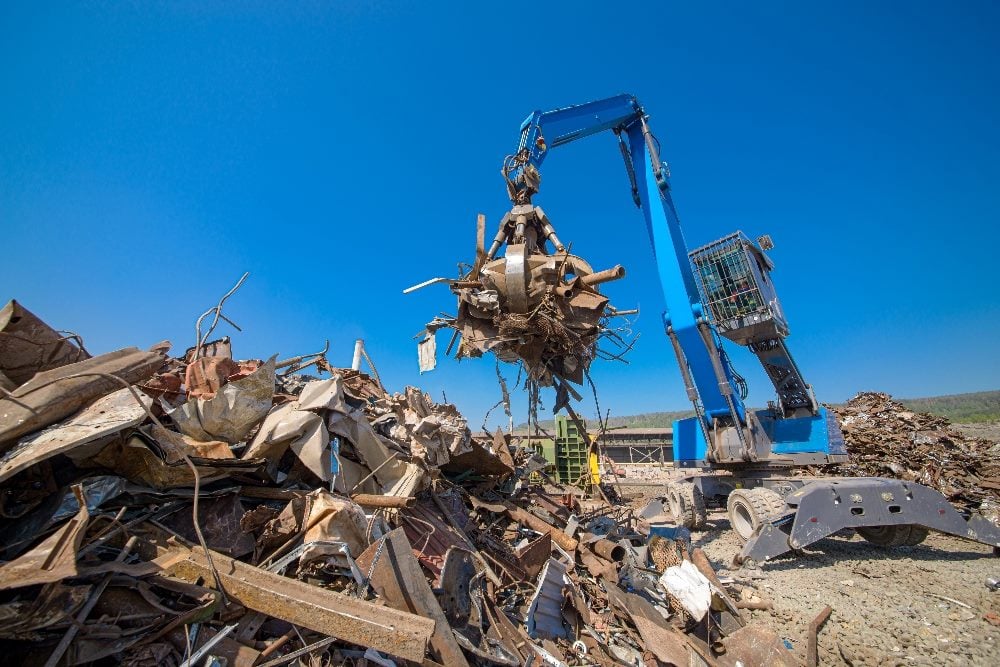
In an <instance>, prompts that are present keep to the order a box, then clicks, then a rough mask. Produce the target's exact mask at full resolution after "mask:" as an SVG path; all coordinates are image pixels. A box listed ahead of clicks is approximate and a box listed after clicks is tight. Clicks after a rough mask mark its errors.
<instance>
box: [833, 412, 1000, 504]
mask: <svg viewBox="0 0 1000 667" xmlns="http://www.w3.org/2000/svg"><path fill="white" fill-rule="evenodd" d="M833 409H834V410H835V411H836V412H837V415H838V416H839V418H840V424H841V428H842V430H843V432H844V439H845V441H846V443H847V449H848V452H849V453H850V456H851V458H850V461H849V462H847V463H843V464H840V465H839V466H837V467H836V468H835V469H834V471H835V472H837V473H839V474H844V475H850V476H854V477H871V476H882V477H895V478H898V479H905V480H910V481H915V482H919V483H920V484H923V485H925V486H929V487H931V488H933V489H937V490H938V491H940V492H941V493H942V494H944V496H945V497H946V498H948V500H950V501H951V502H952V503H953V504H955V505H956V506H957V507H959V508H960V509H969V510H972V509H979V510H984V513H985V514H987V515H988V516H995V515H996V513H997V508H998V507H1000V457H998V456H997V455H998V453H1000V452H997V450H996V448H997V446H996V444H995V443H992V442H989V441H986V440H977V439H974V438H968V437H966V436H964V435H962V434H961V433H959V432H958V431H956V430H954V429H953V428H951V423H950V422H949V421H948V420H947V419H945V418H943V417H936V416H934V415H931V414H927V413H920V412H912V411H910V410H908V409H907V408H906V407H905V406H903V405H902V404H901V403H899V402H897V401H894V400H893V399H892V396H890V395H889V394H883V393H878V392H863V393H860V394H858V395H857V396H855V397H854V398H852V399H851V400H850V401H849V402H848V403H847V405H845V406H843V407H839V408H833Z"/></svg>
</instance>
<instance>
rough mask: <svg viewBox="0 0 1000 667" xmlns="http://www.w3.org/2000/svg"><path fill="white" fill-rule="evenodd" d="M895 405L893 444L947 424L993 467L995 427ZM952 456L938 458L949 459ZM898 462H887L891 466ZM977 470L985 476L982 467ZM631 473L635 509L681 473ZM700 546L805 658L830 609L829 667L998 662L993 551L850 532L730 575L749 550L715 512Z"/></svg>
mask: <svg viewBox="0 0 1000 667" xmlns="http://www.w3.org/2000/svg"><path fill="white" fill-rule="evenodd" d="M882 396H884V395H879V394H867V395H865V394H862V395H859V397H858V399H856V401H855V404H856V405H858V404H865V405H866V406H870V405H871V403H870V402H869V403H865V400H864V399H865V398H866V397H875V399H879V400H881V399H882ZM880 405H885V404H884V403H880ZM889 407H890V408H892V407H894V408H895V410H892V409H889V410H884V411H883V412H882V413H881V414H882V415H883V418H882V419H881V420H880V421H879V422H877V424H876V425H877V427H878V428H880V429H886V430H887V431H888V432H889V433H890V438H891V436H892V432H893V431H894V432H895V433H894V435H895V437H896V438H897V439H898V438H899V436H900V435H903V436H904V437H905V438H908V439H909V440H911V441H912V440H913V439H914V438H913V437H912V435H911V434H912V433H915V432H917V433H919V432H920V431H919V430H916V429H915V428H914V427H913V426H912V425H911V426H910V428H908V429H907V428H901V427H900V424H899V419H900V414H901V415H902V418H904V419H908V420H910V422H911V423H913V422H915V423H916V424H917V426H918V427H923V426H936V427H938V428H942V427H943V428H944V429H945V432H949V431H950V432H957V433H959V434H961V435H962V436H964V437H965V438H967V439H969V440H968V441H972V442H976V443H979V445H980V446H981V447H982V449H983V451H984V452H985V455H986V456H987V457H989V458H990V459H992V460H995V458H996V456H997V454H996V452H997V451H1000V424H997V423H996V422H987V423H971V424H950V425H949V424H947V423H946V422H945V420H942V419H940V418H935V417H931V416H930V415H913V414H912V413H909V412H907V411H905V410H899V407H901V406H898V404H897V405H895V406H893V405H892V404H889ZM952 437H954V435H953V436H952ZM916 439H917V440H919V438H916ZM955 439H956V440H958V442H960V443H961V442H968V441H963V440H961V439H959V438H955ZM948 449H949V448H942V450H941V452H939V454H943V455H944V456H943V458H947V457H948V456H949V454H948V453H947V452H948ZM957 449H958V448H953V449H952V454H951V455H954V451H955V450H957ZM894 462H895V461H894V460H893V459H892V458H891V457H885V458H884V463H886V464H890V463H894ZM974 467H975V468H976V469H977V470H978V471H979V472H982V469H983V467H980V466H974ZM624 472H625V478H624V479H623V480H622V486H621V487H620V488H621V489H622V491H623V493H624V495H626V496H627V497H628V498H629V499H630V501H631V502H632V504H633V505H634V506H636V507H637V508H638V507H642V506H643V505H644V504H645V503H646V501H647V500H649V499H651V498H654V497H656V496H657V495H659V494H660V493H661V490H660V489H661V487H659V486H657V484H661V483H666V482H668V481H669V480H670V479H671V478H673V477H676V476H677V475H678V474H680V472H679V471H674V470H672V469H671V468H669V467H666V468H661V467H657V466H624ZM630 481H632V482H634V483H635V485H634V486H629V485H628V483H629V482H630ZM987 483H989V482H987ZM693 543H694V544H696V545H698V546H700V547H701V548H703V549H704V550H705V553H706V555H707V556H708V557H709V559H711V561H712V564H713V566H714V567H715V568H716V569H717V570H718V571H719V573H720V576H726V575H727V574H728V575H729V576H732V577H734V579H736V581H737V587H738V588H741V589H742V591H741V595H742V596H743V599H750V600H762V601H769V602H771V603H772V605H773V607H772V608H771V609H765V610H753V611H749V613H750V614H751V615H752V619H753V621H754V622H755V623H762V624H764V625H765V626H766V627H767V628H769V629H771V630H773V631H774V632H775V633H777V634H778V635H779V636H781V637H783V638H785V639H787V640H788V641H789V642H790V643H791V645H792V647H793V650H794V651H795V653H796V654H797V655H799V657H802V658H803V659H804V658H805V648H806V640H805V638H806V636H807V630H808V625H809V622H810V621H811V620H812V619H813V618H814V617H815V616H816V615H817V614H818V613H819V612H820V610H822V609H823V607H824V606H825V605H829V606H830V607H831V608H832V613H831V616H830V619H829V620H828V621H827V623H826V625H825V626H824V627H823V629H822V630H821V632H820V633H819V635H818V647H819V658H820V664H822V665H969V664H973V665H989V664H996V662H997V659H998V656H1000V646H998V644H1000V593H998V592H995V591H992V590H990V588H988V587H987V586H986V580H987V579H991V578H1000V561H998V560H997V559H996V558H993V557H991V554H990V552H991V549H990V548H989V547H987V546H984V545H981V544H976V543H973V542H967V541H965V540H960V539H957V538H954V537H949V536H947V535H941V534H935V533H932V534H931V535H930V536H929V537H928V538H927V540H926V541H925V542H924V543H922V544H920V545H917V546H914V547H897V548H895V549H889V550H882V549H873V548H872V547H871V545H869V544H868V543H866V542H865V541H864V540H862V539H861V538H860V537H859V536H857V535H855V534H853V533H847V534H843V535H837V536H835V537H832V538H828V539H825V540H821V541H820V542H818V543H816V544H815V545H812V546H811V547H809V548H807V549H805V550H803V551H802V552H801V553H799V554H798V555H797V556H792V557H785V558H779V559H777V560H776V561H773V562H771V563H768V564H767V565H766V566H765V567H764V568H763V570H761V571H758V572H753V573H745V572H740V571H738V570H732V571H729V572H727V569H728V568H729V567H730V566H731V563H732V559H733V556H734V555H735V554H737V553H738V552H739V550H740V548H741V546H742V545H741V543H740V541H739V540H738V539H737V537H736V536H735V534H734V533H733V532H732V531H731V530H730V527H729V520H728V518H727V517H726V512H725V511H724V510H715V511H712V512H710V514H709V524H708V527H707V529H706V530H704V531H694V532H693Z"/></svg>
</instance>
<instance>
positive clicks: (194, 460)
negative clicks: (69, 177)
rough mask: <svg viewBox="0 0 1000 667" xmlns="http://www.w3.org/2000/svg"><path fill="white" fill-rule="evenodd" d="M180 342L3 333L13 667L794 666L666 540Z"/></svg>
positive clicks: (499, 456) (354, 405)
mask: <svg viewBox="0 0 1000 667" xmlns="http://www.w3.org/2000/svg"><path fill="white" fill-rule="evenodd" d="M221 306H222V304H221V303H220V305H219V306H217V307H216V308H215V309H212V310H210V311H209V312H208V313H206V315H214V320H215V321H216V322H217V321H218V320H219V319H220V318H221V319H225V318H224V317H223V316H222V313H221ZM202 319H204V316H203V318H202ZM200 324H201V320H199V327H198V338H197V341H196V345H195V346H194V347H192V348H191V349H188V350H186V351H184V352H183V353H182V354H180V355H179V356H170V355H169V354H168V351H169V349H170V345H169V343H162V344H158V345H155V346H153V348H151V349H150V350H148V351H142V350H139V349H137V348H127V349H123V350H119V351H116V352H111V353H108V354H102V355H99V356H91V355H90V354H88V353H87V351H86V350H85V348H84V347H83V343H82V341H81V339H80V337H79V336H76V335H75V334H65V333H62V332H56V331H54V330H53V329H52V328H50V327H49V326H48V325H46V324H45V323H44V322H42V321H41V320H40V319H38V318H37V317H35V316H34V315H33V314H31V313H30V312H29V311H28V310H26V309H24V308H23V307H22V306H21V305H20V304H17V303H16V302H10V303H9V304H8V305H7V307H6V308H5V309H4V310H3V311H2V312H0V372H2V376H0V382H2V398H0V490H2V494H0V512H2V517H0V532H2V540H0V544H2V553H0V617H2V619H3V623H2V624H0V641H2V642H3V644H4V650H5V652H6V656H5V657H6V661H7V662H8V663H10V664H15V663H16V664H27V665H53V666H54V665H78V664H88V663H96V662H100V663H101V664H123V665H130V666H136V667H138V666H149V667H152V666H154V665H155V666H156V667H167V666H172V665H181V664H183V665H197V666H199V667H200V666H202V665H211V666H218V665H238V666H246V667H249V666H250V665H257V666H267V667H272V666H276V665H282V664H301V665H326V664H355V665H368V664H372V665H383V666H386V665H394V664H404V663H405V664H421V665H435V664H446V665H449V667H456V666H460V665H463V664H483V665H486V664H493V665H511V666H513V665H532V664H534V665H541V664H548V665H553V666H555V665H582V664H599V665H616V664H617V665H653V664H677V665H689V664H709V665H714V664H721V665H735V664H740V663H741V662H742V664H744V665H754V664H783V663H788V664H792V663H793V662H794V660H793V659H792V656H791V654H790V653H789V652H788V651H787V649H786V648H785V647H784V646H783V645H782V643H781V641H780V640H779V639H778V637H777V636H775V635H774V634H772V633H769V632H768V631H766V630H764V629H762V628H761V627H759V626H753V625H748V624H747V623H746V621H745V619H744V618H743V617H742V614H741V612H740V606H741V604H740V602H739V601H738V600H737V599H735V595H734V592H733V591H732V590H731V589H727V585H726V584H724V583H723V582H722V581H720V579H719V578H718V577H717V576H716V573H715V572H714V571H713V569H712V566H711V564H710V563H709V562H708V560H707V559H706V558H705V556H704V554H702V553H701V551H700V550H699V549H697V548H693V547H692V545H691V543H690V541H689V538H688V536H687V535H686V533H685V531H684V530H683V529H673V528H672V527H670V526H668V525H666V524H665V523H663V522H661V521H660V518H659V517H638V516H636V515H635V514H633V512H632V511H631V510H630V509H629V508H628V507H624V506H619V505H612V504H609V503H607V502H604V501H591V500H586V499H581V498H580V497H579V496H578V495H574V494H571V493H568V492H567V490H566V489H561V490H560V489H555V490H553V487H552V486H549V487H547V488H548V490H545V489H543V488H542V487H539V486H536V485H532V484H530V483H529V482H528V478H529V475H530V474H531V473H532V472H537V470H538V468H539V464H538V462H537V459H536V458H535V457H534V455H533V454H531V453H529V452H527V451H525V450H521V449H513V448H512V447H511V446H510V443H509V440H508V438H507V437H505V436H504V435H502V434H500V433H499V432H498V433H497V434H495V435H493V436H485V435H483V436H479V435H474V434H473V433H472V432H471V431H470V429H469V428H468V425H467V423H466V421H465V419H464V418H463V417H462V415H461V414H459V412H458V411H457V410H456V409H455V407H454V406H451V405H446V404H439V403H435V402H434V401H433V400H431V399H430V398H429V397H428V396H427V395H426V394H425V393H423V392H421V391H420V390H419V389H416V388H413V387H408V388H406V390H405V391H404V392H402V393H395V394H392V393H389V392H388V391H386V389H385V388H384V387H382V386H381V383H380V381H379V380H378V378H377V376H376V377H371V376H369V375H366V374H364V373H361V372H359V371H357V370H351V369H341V368H333V367H331V366H330V365H329V363H328V362H327V360H326V357H325V355H324V353H322V352H321V353H316V354H311V355H303V356H300V357H294V358H291V359H286V360H283V361H279V360H278V359H277V358H276V357H271V358H270V359H266V360H262V359H251V360H240V359H237V358H234V356H233V354H232V346H231V343H230V341H229V340H228V339H226V338H223V339H219V340H215V341H209V340H208V337H209V333H211V331H212V329H213V327H209V329H208V331H207V332H206V333H204V334H203V333H202V332H201V326H200ZM307 367H311V370H313V372H315V373H317V375H320V376H325V377H310V376H307V375H303V374H301V371H302V370H303V369H305V368H307Z"/></svg>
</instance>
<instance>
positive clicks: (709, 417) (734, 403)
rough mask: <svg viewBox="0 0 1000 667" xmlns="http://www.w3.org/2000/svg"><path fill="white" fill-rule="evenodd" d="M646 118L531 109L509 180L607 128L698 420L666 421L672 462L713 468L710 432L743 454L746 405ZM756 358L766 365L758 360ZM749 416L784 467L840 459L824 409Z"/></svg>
mask: <svg viewBox="0 0 1000 667" xmlns="http://www.w3.org/2000/svg"><path fill="white" fill-rule="evenodd" d="M647 119H648V116H647V115H646V114H645V112H644V111H643V109H642V107H641V105H640V104H639V102H638V100H637V99H636V98H635V97H634V96H632V95H618V96H615V97H610V98H607V99H604V100H599V101H596V102H590V103H587V104H582V105H578V106H572V107H566V108H562V109H556V110H553V111H545V112H541V111H536V112H534V113H532V114H531V115H530V116H529V117H528V118H527V119H526V120H525V121H524V123H523V124H522V125H521V139H520V144H519V146H518V153H517V154H516V155H518V156H520V161H519V162H518V165H519V166H518V167H517V170H516V171H515V174H516V177H515V178H514V179H512V181H511V182H512V183H517V184H518V185H517V186H514V187H522V188H531V187H534V188H536V189H537V184H538V182H540V177H537V168H538V167H539V166H540V165H541V163H542V162H543V161H544V159H545V157H546V156H547V154H548V151H549V150H550V149H552V148H554V147H556V146H560V145H563V144H566V143H569V142H571V141H575V140H577V139H581V138H583V137H587V136H590V135H593V134H597V133H599V132H604V131H608V130H610V131H612V132H614V134H615V135H616V136H617V137H618V140H619V143H620V146H621V149H622V154H623V157H624V158H625V167H626V171H627V172H628V174H629V177H630V180H631V184H632V195H633V198H634V200H635V202H636V204H637V205H638V206H639V207H640V208H641V209H642V212H643V214H644V216H645V221H646V230H647V232H648V233H649V238H650V242H651V244H652V247H653V253H654V256H655V258H656V266H657V270H658V273H659V277H660V285H661V287H662V289H663V296H664V300H665V302H666V306H667V310H666V312H665V313H664V315H663V323H664V326H665V329H666V331H667V333H668V335H669V337H670V339H671V341H672V344H673V346H674V351H675V353H676V355H677V357H678V362H679V363H680V365H681V372H682V375H683V376H684V378H685V384H686V386H687V389H688V395H689V398H690V399H691V400H692V402H693V404H694V406H695V412H696V414H697V416H696V417H694V418H691V419H686V420H680V421H677V422H675V423H674V460H675V464H676V465H680V466H683V465H687V466H692V467H694V466H697V467H704V466H706V465H711V464H712V458H711V456H710V453H711V452H710V450H711V448H710V447H709V445H708V443H709V439H710V438H713V437H715V435H716V434H717V431H718V430H719V429H724V428H728V429H735V430H736V432H738V433H737V435H738V437H739V438H740V439H741V440H743V441H744V447H745V448H746V449H747V450H748V451H749V450H752V449H753V448H754V446H755V445H754V443H752V442H747V441H746V439H747V438H748V437H749V436H748V434H750V433H752V432H753V431H754V429H751V428H749V427H748V422H749V419H748V414H747V408H746V406H745V405H744V403H743V400H742V399H741V397H740V392H739V391H738V386H739V384H738V382H737V380H736V379H735V378H738V377H739V376H738V374H737V373H735V371H734V370H733V368H732V366H731V364H730V362H729V358H728V356H727V355H726V354H725V352H724V350H723V348H722V340H721V338H720V335H719V331H718V330H717V329H716V327H715V326H714V324H713V322H712V321H711V318H710V316H709V313H708V312H707V309H706V307H705V305H704V304H703V301H702V296H701V294H700V293H699V290H698V283H697V282H696V278H695V275H694V272H693V270H692V263H691V258H690V256H689V251H688V246H687V243H686V242H685V239H684V234H683V232H682V231H681V226H680V220H679V218H678V215H677V210H676V208H675V206H674V202H673V199H672V197H671V188H670V181H669V169H668V167H667V165H666V163H665V162H663V161H661V160H660V157H659V154H658V150H659V147H658V146H659V145H658V142H657V141H656V139H655V138H654V137H653V135H652V132H651V131H650V129H649V126H648V124H647ZM532 168H533V169H534V170H535V172H536V173H535V174H534V176H535V177H536V178H537V180H535V181H534V182H533V184H532V178H531V176H532V175H531V174H529V173H526V171H527V170H530V169H532ZM532 193H533V190H529V191H528V193H527V194H528V197H529V198H530V195H531V194H532ZM514 194H516V190H515V191H512V198H513V195H514ZM783 349H784V348H783V347H782V350H783ZM782 350H779V352H781V351H782ZM757 353H758V356H759V357H760V358H761V359H762V362H763V363H764V364H765V368H767V363H768V362H767V359H766V357H765V354H764V353H761V352H757ZM769 353H773V351H771V352H769ZM778 361H779V362H780V361H781V360H780V359H779V360H778ZM792 363H794V362H792ZM779 366H780V364H779ZM795 370H796V371H797V369H795ZM769 372H770V370H769ZM777 372H778V373H779V375H781V374H783V373H784V371H783V369H781V368H778V371H777ZM772 379H774V380H775V384H776V386H778V380H777V379H776V378H775V377H773V376H772ZM740 381H742V379H740ZM753 420H754V421H755V422H756V423H757V424H759V426H760V429H758V431H760V430H762V431H763V433H765V434H766V436H767V438H766V439H767V440H768V441H769V444H770V453H772V454H773V455H774V458H776V459H783V460H786V461H787V460H788V457H789V456H791V455H796V454H839V453H840V452H841V451H842V450H843V440H842V438H841V439H840V440H839V444H838V440H837V437H839V430H836V429H835V430H836V434H835V437H831V429H830V427H829V422H830V421H834V422H835V420H831V418H830V416H829V415H828V414H827V412H826V410H825V409H823V408H818V409H814V410H812V412H811V413H810V414H807V415H796V416H789V415H788V414H781V411H780V410H773V409H772V410H762V411H759V412H756V413H754V415H753ZM758 449H759V447H758ZM751 459H753V460H757V459H756V456H751V457H750V458H748V459H747V460H748V461H749V460H751Z"/></svg>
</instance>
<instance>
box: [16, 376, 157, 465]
mask: <svg viewBox="0 0 1000 667" xmlns="http://www.w3.org/2000/svg"><path fill="white" fill-rule="evenodd" d="M139 398H140V399H141V400H142V402H143V403H145V404H146V406H150V405H152V403H153V401H152V399H150V398H149V397H148V396H146V395H145V394H142V393H141V392H140V393H139ZM145 419H146V411H145V410H144V409H143V407H142V405H140V404H139V403H138V402H137V401H136V400H135V397H134V396H133V395H132V392H131V391H129V390H128V389H120V390H118V391H116V392H114V393H111V394H108V395H107V396H103V397H101V398H99V399H97V400H96V401H94V402H93V403H91V404H90V405H89V406H87V407H86V408H84V409H83V410H81V411H80V412H78V413H77V414H75V415H73V416H72V417H71V418H69V419H68V420H66V421H65V422H63V423H62V424H60V425H59V426H57V427H55V428H50V429H48V430H46V431H42V432H41V433H39V434H37V435H32V436H28V437H26V438H22V439H21V440H20V441H19V442H18V443H17V446H16V447H15V448H14V449H12V450H10V451H9V452H7V453H6V454H5V455H4V456H3V457H2V458H0V482H4V481H6V480H8V479H10V478H11V477H13V476H14V475H16V474H17V473H19V472H21V471H22V470H25V469H27V468H29V467H31V466H33V465H35V464H37V463H40V462H41V461H44V460H46V459H48V458H51V457H53V456H55V455H56V454H65V453H68V452H69V451H70V450H72V449H76V448H78V447H81V446H83V445H86V444H88V443H91V442H95V441H97V440H100V439H101V438H104V437H106V436H109V435H113V434H115V433H118V432H119V431H123V430H125V429H127V428H130V427H132V426H138V425H139V424H140V423H142V421H143V420H145Z"/></svg>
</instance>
